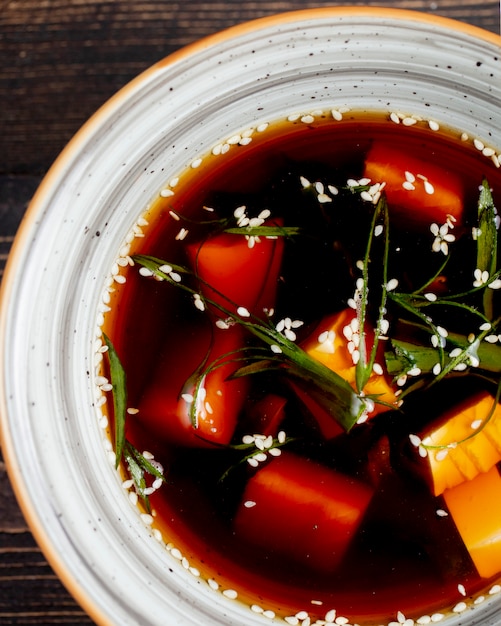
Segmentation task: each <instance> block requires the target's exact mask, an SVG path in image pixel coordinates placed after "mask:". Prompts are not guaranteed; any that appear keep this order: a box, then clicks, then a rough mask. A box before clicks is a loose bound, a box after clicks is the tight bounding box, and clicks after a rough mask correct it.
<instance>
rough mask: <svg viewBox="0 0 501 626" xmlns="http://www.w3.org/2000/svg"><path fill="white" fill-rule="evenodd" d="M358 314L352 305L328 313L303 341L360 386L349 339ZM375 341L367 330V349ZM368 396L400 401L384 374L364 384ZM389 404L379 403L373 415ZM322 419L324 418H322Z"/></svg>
mask: <svg viewBox="0 0 501 626" xmlns="http://www.w3.org/2000/svg"><path fill="white" fill-rule="evenodd" d="M355 318H356V313H355V311H354V310H352V309H343V310H342V311H340V312H339V313H336V314H335V315H332V316H329V317H327V318H326V319H325V320H323V321H322V322H321V323H320V324H319V325H318V326H317V329H316V331H315V333H314V334H313V335H312V336H310V337H309V338H308V339H306V341H305V342H304V343H303V344H302V348H303V349H304V350H305V351H306V352H307V353H308V354H309V355H310V356H311V357H313V358H314V359H316V360H317V361H320V362H321V363H323V364H324V365H326V366H327V367H328V368H329V369H331V370H333V371H334V372H336V373H338V374H339V375H340V376H342V377H343V378H344V379H345V380H347V381H348V382H349V383H350V385H351V386H352V387H353V388H354V389H356V383H355V380H356V366H355V364H354V363H353V357H352V354H351V353H350V350H349V341H351V339H348V338H346V336H345V334H344V333H345V328H347V327H348V328H349V327H350V324H351V322H352V321H353V320H354V319H355ZM373 343H374V335H373V333H372V332H367V333H366V345H367V351H369V350H370V349H371V347H372V345H373ZM363 391H364V393H365V395H366V396H372V395H374V396H378V399H379V400H381V401H382V402H385V403H388V404H396V402H397V398H396V396H395V391H394V390H393V388H392V386H391V384H390V382H389V379H388V378H387V377H386V376H385V375H384V374H375V373H373V374H372V375H371V376H370V378H369V380H368V382H367V384H366V385H365V388H364V390H363ZM388 410H389V409H388V407H387V406H385V405H383V404H377V403H376V405H375V407H374V411H372V412H371V416H373V415H377V414H378V413H382V412H384V411H388ZM321 421H322V422H323V421H324V420H321Z"/></svg>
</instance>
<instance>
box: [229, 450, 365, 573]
mask: <svg viewBox="0 0 501 626" xmlns="http://www.w3.org/2000/svg"><path fill="white" fill-rule="evenodd" d="M372 495H373V489H372V488H371V487H369V486H367V485H365V484H364V483H362V482H360V481H357V480H355V479H353V478H351V477H349V476H346V475H344V474H340V473H339V472H336V471H334V470H332V469H330V468H328V467H325V466H322V465H319V464H318V463H314V462H313V461H310V460H308V459H305V458H302V457H300V456H297V455H296V454H292V453H290V452H283V453H282V454H281V455H280V456H279V457H275V458H274V459H272V460H271V461H270V462H269V463H267V464H265V465H264V466H263V467H262V468H261V469H260V470H258V471H257V472H256V473H255V474H254V475H253V476H252V478H251V479H250V480H249V482H248V483H247V486H246V488H245V491H244V494H243V498H242V501H241V503H240V506H239V508H238V510H237V515H236V518H235V531H236V533H237V535H239V536H240V537H243V538H245V539H246V540H247V541H249V542H251V543H253V544H255V545H258V546H262V547H263V548H267V549H269V550H271V551H273V552H278V553H280V554H282V555H284V556H286V557H288V558H289V559H291V560H293V561H296V562H299V563H302V564H303V565H305V566H306V567H308V568H311V569H314V570H318V571H323V572H331V571H333V570H334V569H335V567H336V566H337V565H338V564H339V562H340V561H341V559H342V558H343V556H344V555H345V553H346V550H347V549H348V547H349V545H350V543H351V541H352V539H353V537H354V536H355V533H356V531H357V529H358V527H359V526H360V524H361V522H362V519H363V516H364V514H365V511H366V510H367V507H368V506H369V503H370V501H371V499H372Z"/></svg>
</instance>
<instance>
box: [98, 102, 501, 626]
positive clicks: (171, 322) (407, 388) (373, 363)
mask: <svg viewBox="0 0 501 626" xmlns="http://www.w3.org/2000/svg"><path fill="white" fill-rule="evenodd" d="M500 197H501V173H500V169H499V155H498V154H496V152H495V151H494V150H493V149H491V148H490V147H489V146H485V145H484V144H483V143H482V142H480V140H478V139H475V138H470V137H467V136H466V135H464V134H463V135H461V134H460V133H458V132H455V131H453V130H451V129H442V128H441V127H440V126H439V124H438V123H437V122H435V121H429V120H423V119H421V118H419V117H418V116H412V115H403V114H399V113H390V114H388V113H371V114H367V113H361V112H350V111H332V112H328V113H327V112H320V111H318V112H314V113H313V114H311V115H310V114H307V115H293V116H290V118H289V119H288V120H284V121H280V122H276V123H273V124H269V125H267V124H263V125H261V126H258V127H256V128H254V129H249V130H248V131H245V132H242V133H239V134H236V135H235V136H234V137H232V138H230V139H228V140H227V141H225V142H222V143H221V144H220V145H218V146H215V147H214V149H213V151H212V153H211V154H209V155H206V156H204V157H203V158H201V159H199V160H196V161H194V162H193V163H192V164H191V167H189V168H187V170H186V171H185V172H183V173H181V175H180V177H179V178H176V179H174V180H171V181H169V183H168V184H167V185H166V187H165V189H163V190H162V191H161V192H160V194H159V197H158V199H157V200H156V201H155V202H154V203H153V205H152V206H151V207H150V208H149V209H148V210H147V211H145V213H144V216H143V217H142V218H141V219H140V220H139V221H138V223H137V224H136V225H135V227H134V229H133V231H132V232H131V234H130V236H129V237H128V239H127V242H126V243H125V244H124V248H123V250H122V251H121V252H120V255H119V259H118V261H117V264H116V266H115V267H114V268H113V271H112V275H113V280H112V288H108V289H107V290H106V292H105V294H106V295H105V299H106V304H107V307H106V308H107V309H109V310H107V313H106V315H105V319H104V324H103V331H104V333H105V335H104V338H103V342H102V343H100V344H99V348H98V349H99V351H100V352H101V353H104V352H106V351H107V352H108V358H107V359H106V360H105V363H106V365H105V370H104V371H103V376H102V377H100V379H99V381H98V383H99V385H100V386H101V388H102V390H103V392H104V393H105V395H104V396H103V398H104V399H103V403H104V402H107V405H108V408H106V407H105V408H104V409H103V410H104V411H105V412H108V413H109V414H110V416H111V418H112V420H113V422H114V425H115V430H114V437H115V450H116V453H117V463H118V464H119V465H120V466H121V467H122V471H123V472H124V487H125V488H126V489H128V490H129V496H130V497H131V499H132V500H133V502H135V503H136V502H137V503H138V506H139V508H140V510H141V512H142V514H143V516H144V519H145V521H147V523H149V524H151V525H152V531H153V532H154V533H155V535H156V536H157V537H158V538H159V540H162V541H164V542H165V543H166V545H167V548H168V550H169V551H170V552H171V555H173V556H174V558H176V559H178V560H179V561H181V563H182V564H183V566H184V567H185V568H186V569H188V570H190V571H191V572H192V573H193V574H194V575H195V576H198V577H200V579H201V580H203V581H206V582H207V584H209V585H210V586H211V587H212V588H214V589H215V590H217V591H219V592H221V593H223V594H224V595H225V596H227V597H229V598H232V599H238V600H239V601H241V602H244V603H246V604H248V605H249V606H250V608H251V610H253V611H255V612H257V613H261V614H263V615H265V616H267V617H270V618H272V617H274V616H281V617H283V618H284V619H285V620H286V622H287V623H289V624H300V623H301V624H312V623H315V622H316V621H319V623H326V622H327V623H330V622H335V623H338V624H343V623H347V622H351V623H355V622H357V623H383V622H386V623H390V622H400V623H403V622H405V619H406V618H411V619H414V620H417V619H419V620H420V622H421V623H427V622H430V621H439V620H440V619H441V618H442V617H443V616H445V615H446V614H447V613H448V612H450V611H456V612H461V611H463V610H465V609H466V607H467V606H468V605H469V603H471V602H472V601H476V602H479V601H481V599H482V598H483V595H482V594H483V593H485V592H486V590H490V591H491V592H494V591H496V590H497V586H496V585H495V579H496V576H497V575H498V574H499V572H500V571H501V547H500V545H499V543H500V542H499V539H497V538H496V537H495V535H496V531H497V527H496V524H495V518H496V515H497V514H500V515H501V511H499V510H498V508H497V505H495V504H493V503H494V502H495V501H496V500H498V501H501V498H500V495H501V477H500V474H499V471H498V464H499V463H500V461H501V409H500V408H499V404H498V400H499V394H500V384H499V380H500V376H499V373H500V371H501V365H500V364H501V349H500V348H499V339H500V337H501V335H500V334H499V333H500V330H499V316H500V311H501V307H500V300H499V293H500V292H499V287H500V286H501V278H500V276H499V266H498V263H497V256H496V255H497V254H498V253H499V250H498V249H499V245H498V240H497V229H498V221H499V218H498V216H497V213H496V210H495V206H494V202H495V200H496V198H497V199H499V198H500ZM110 391H113V393H109V392H110ZM496 490H497V491H496ZM472 498H475V499H474V501H473V502H474V504H473V505H472V504H471V503H472ZM472 507H473V508H472ZM493 520H494V526H493ZM499 520H501V516H500V517H498V524H499V527H501V522H499ZM485 542H487V543H488V546H489V547H488V550H487V551H486V550H485V549H482V547H481V546H482V544H483V543H485ZM321 620H323V621H321Z"/></svg>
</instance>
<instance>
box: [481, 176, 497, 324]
mask: <svg viewBox="0 0 501 626" xmlns="http://www.w3.org/2000/svg"><path fill="white" fill-rule="evenodd" d="M496 216H497V211H496V207H495V206H494V200H493V198H492V193H491V189H490V187H489V183H488V182H487V181H486V180H485V179H484V180H483V181H482V186H481V188H480V196H479V199H478V229H477V237H476V238H477V268H476V269H478V270H480V271H481V272H484V271H486V272H488V274H489V277H490V276H492V274H494V273H495V272H496V269H497V249H498V241H497V237H498V231H497V227H496ZM492 301H493V292H492V290H491V289H484V293H483V307H484V313H485V315H486V316H487V317H488V318H489V319H492V316H493V308H492Z"/></svg>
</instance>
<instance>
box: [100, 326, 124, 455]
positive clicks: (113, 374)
mask: <svg viewBox="0 0 501 626" xmlns="http://www.w3.org/2000/svg"><path fill="white" fill-rule="evenodd" d="M104 341H105V343H106V346H107V347H108V361H109V364H110V378H111V384H112V387H113V389H112V393H113V413H114V422H115V458H116V460H115V467H118V465H119V464H120V459H121V458H122V455H123V452H124V447H125V418H126V410H127V384H126V376H125V370H124V368H123V366H122V363H121V361H120V359H119V357H118V354H117V352H116V350H115V348H114V346H113V344H112V342H111V341H110V338H109V337H108V336H107V335H106V334H104Z"/></svg>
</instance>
